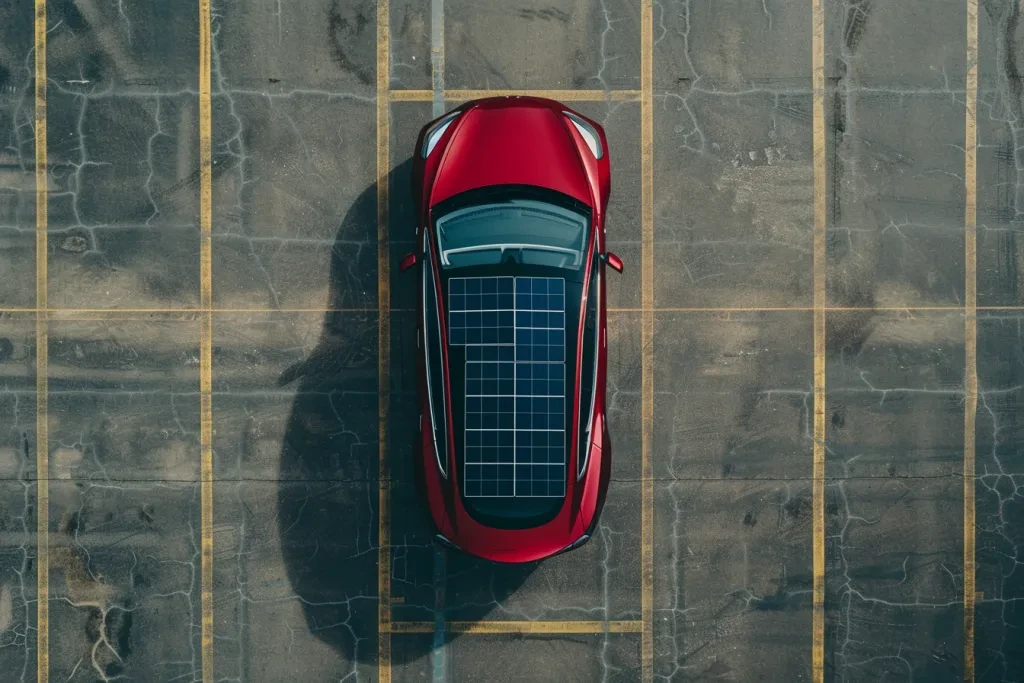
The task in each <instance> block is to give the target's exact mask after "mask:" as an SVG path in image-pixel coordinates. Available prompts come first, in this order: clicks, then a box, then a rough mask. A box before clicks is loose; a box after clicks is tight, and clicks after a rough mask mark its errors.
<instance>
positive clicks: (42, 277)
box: [35, 0, 50, 683]
mask: <svg viewBox="0 0 1024 683" xmlns="http://www.w3.org/2000/svg"><path fill="white" fill-rule="evenodd" d="M35 60H36V63H35V81H36V102H35V105H36V111H35V132H36V138H35V145H36V586H37V601H36V625H37V635H36V676H37V680H39V681H40V683H45V682H46V681H49V680H50V541H49V529H50V488H49V473H50V432H49V409H48V401H47V399H48V394H47V392H48V389H49V384H48V375H49V362H48V361H49V346H48V344H49V342H48V340H47V337H48V332H49V331H48V329H47V322H46V308H47V305H48V299H47V291H46V289H47V287H46V255H47V240H46V230H47V227H48V225H49V220H48V213H47V208H48V207H47V199H48V193H47V190H48V180H47V172H46V0H35Z"/></svg>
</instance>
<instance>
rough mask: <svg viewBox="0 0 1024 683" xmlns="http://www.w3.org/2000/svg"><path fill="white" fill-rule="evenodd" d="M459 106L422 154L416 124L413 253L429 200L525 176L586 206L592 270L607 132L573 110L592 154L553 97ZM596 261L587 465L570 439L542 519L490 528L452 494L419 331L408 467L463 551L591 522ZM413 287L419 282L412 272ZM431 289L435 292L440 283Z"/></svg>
mask: <svg viewBox="0 0 1024 683" xmlns="http://www.w3.org/2000/svg"><path fill="white" fill-rule="evenodd" d="M459 109H460V110H461V112H462V113H461V114H460V116H459V117H458V118H456V119H455V120H454V122H453V123H452V124H451V125H450V126H449V127H448V129H447V130H446V131H445V133H444V134H443V135H442V136H441V138H440V140H439V141H438V142H437V144H436V146H435V148H434V150H433V152H432V153H431V154H430V155H429V156H428V158H427V159H423V158H422V156H421V155H420V150H421V149H422V145H423V140H424V136H425V134H426V132H427V131H428V130H429V129H430V127H431V125H432V124H428V125H427V126H425V127H424V129H423V131H421V133H420V136H419V139H418V140H417V143H416V147H415V150H416V152H415V157H414V163H413V183H412V185H413V187H412V190H413V197H414V200H415V202H416V215H417V217H418V221H419V226H421V227H420V229H419V230H418V231H417V233H418V234H417V242H418V244H417V246H418V251H417V253H418V254H422V253H423V246H424V240H425V239H430V238H431V234H432V233H431V230H432V226H431V223H430V210H431V207H433V206H434V205H435V204H437V203H438V202H440V201H443V200H445V199H447V198H449V197H452V196H454V195H456V194H459V193H461V192H465V191H468V190H471V189H475V188H479V187H486V186H492V185H511V184H517V185H534V186H539V187H544V188H548V189H552V190H556V191H558V192H561V193H563V194H566V195H569V196H570V197H573V198H575V199H577V200H579V201H582V202H584V203H586V204H587V205H588V206H589V207H590V208H591V211H592V217H593V218H592V220H593V229H592V231H591V237H590V243H589V244H588V254H589V258H588V261H587V263H588V266H587V276H586V277H587V278H589V277H593V276H595V275H596V273H590V270H591V266H590V265H589V264H591V263H594V260H595V259H594V258H593V256H594V254H595V253H597V254H603V253H604V242H605V231H604V215H605V210H606V208H607V204H608V196H609V193H610V188H611V183H610V165H609V154H608V142H607V139H606V138H605V134H604V130H603V129H602V128H601V126H600V125H598V124H597V123H595V122H593V121H591V120H589V119H587V118H586V117H583V116H582V115H580V114H578V113H577V112H573V113H574V114H575V115H577V116H580V118H582V119H584V120H585V121H587V122H588V123H590V124H591V125H592V126H593V127H594V129H595V130H597V131H598V134H599V136H600V138H601V146H602V149H603V150H604V155H603V157H602V158H601V159H595V158H594V156H593V154H592V153H591V151H590V149H589V148H588V147H587V145H586V142H585V141H584V140H583V137H582V136H581V135H580V133H579V131H577V130H576V128H575V127H574V126H572V125H571V124H570V123H569V122H568V120H567V119H566V117H565V116H564V115H563V112H566V111H572V110H570V109H569V108H568V107H565V106H564V105H562V104H560V103H558V102H554V101H552V100H546V99H541V98H530V97H501V98H491V99H486V100H477V101H474V102H469V103H467V104H465V105H463V106H462V107H460V108H459ZM432 123H433V122H432ZM421 261H422V260H421ZM597 263H598V267H599V269H600V273H601V276H600V280H599V283H598V285H599V287H600V308H599V312H598V334H599V343H598V354H597V364H598V367H597V390H596V396H595V399H594V404H595V408H594V416H593V420H594V424H593V426H592V429H591V440H590V444H589V448H590V453H589V458H588V465H587V469H586V471H585V473H584V475H583V477H582V478H580V479H577V476H576V472H577V463H576V461H577V457H578V454H579V449H578V448H576V447H574V448H571V449H570V451H569V462H568V467H567V470H568V474H567V476H568V481H567V486H566V496H565V499H564V501H563V503H562V507H561V509H560V510H559V512H558V514H557V515H556V516H555V518H554V519H552V520H551V521H549V522H547V523H545V524H542V525H540V526H536V527H532V528H529V529H498V528H493V527H489V526H486V525H483V524H481V523H479V522H477V521H476V520H475V519H473V518H472V517H471V516H470V515H469V513H468V512H467V511H466V510H465V509H464V507H463V505H462V502H461V498H460V494H459V481H458V476H457V472H458V468H457V467H456V464H455V453H454V445H453V442H454V439H452V438H451V429H452V421H451V413H450V406H451V403H450V401H445V406H446V408H447V411H446V415H445V422H446V424H447V429H448V434H449V438H447V439H445V443H446V444H447V449H448V453H446V454H445V457H444V458H443V460H444V461H445V462H446V463H447V467H446V471H447V473H448V476H447V477H445V476H443V475H442V474H441V473H440V471H439V470H438V467H437V462H436V459H435V453H434V443H433V439H432V437H431V433H430V429H429V425H427V424H426V422H427V421H428V420H429V419H430V418H429V415H430V407H429V405H428V404H427V392H426V390H425V386H426V371H425V364H424V358H423V353H422V349H423V348H424V345H423V343H422V341H421V344H420V349H421V352H420V357H419V359H418V367H419V383H420V402H421V403H420V406H421V416H422V417H421V420H420V438H419V440H418V443H417V449H416V450H417V451H418V452H417V454H416V456H415V457H416V458H417V462H416V470H417V476H418V478H419V484H420V487H421V492H422V494H423V498H424V501H425V503H426V505H427V507H428V508H429V510H430V514H431V518H432V520H433V522H434V524H435V526H436V528H437V530H438V533H439V534H440V535H441V536H443V537H444V539H445V540H446V541H447V542H448V543H450V544H452V545H455V546H456V547H458V548H460V549H462V550H463V551H465V552H467V553H470V554H472V555H476V556H479V557H483V558H487V559H491V560H494V561H498V562H531V561H535V560H540V559H543V558H545V557H548V556H551V555H554V554H557V553H559V552H561V551H563V550H566V549H569V548H570V547H571V546H574V544H579V543H580V541H584V540H585V537H586V535H588V534H592V533H593V531H594V529H593V527H594V526H595V525H596V522H597V519H598V516H599V515H600V512H601V508H602V506H603V504H604V497H605V493H606V491H607V487H608V481H609V479H610V475H611V444H610V441H609V438H608V430H607V425H606V423H605V416H604V406H605V381H606V374H607V351H606V347H607V312H606V307H605V301H606V297H605V291H604V289H605V277H604V271H605V262H604V260H600V261H598V262H597ZM421 267H424V268H433V269H435V278H434V281H435V282H439V281H440V278H439V277H438V275H439V271H438V270H437V269H438V268H439V266H438V263H437V258H436V255H435V254H434V250H431V258H430V259H429V260H426V261H422V264H421ZM588 281H589V280H587V279H585V281H584V287H583V292H584V296H586V292H587V291H588V289H589V288H588V287H587V286H586V283H587V282H588ZM418 287H420V288H421V287H422V278H421V279H420V284H419V285H418ZM420 294H421V295H420V296H419V297H418V298H417V300H418V302H419V307H420V311H419V313H420V314H419V316H418V323H417V325H418V328H419V329H418V334H419V335H420V337H421V340H422V335H423V333H424V330H423V310H422V306H423V296H422V292H420ZM437 295H438V301H440V300H441V297H440V291H438V292H437ZM585 308H586V306H585V305H584V306H581V307H580V310H581V313H580V319H579V320H578V321H577V325H578V328H579V330H580V331H581V330H582V325H583V315H584V313H583V311H584V310H585ZM443 318H444V316H441V319H442V320H441V328H442V331H441V335H442V349H443V350H444V354H443V356H444V358H443V368H444V375H445V386H446V389H445V391H446V394H449V395H450V388H449V387H448V376H449V373H448V369H447V364H448V361H447V341H446V337H447V332H446V329H445V327H446V325H445V321H444V320H443ZM580 338H581V337H580ZM577 347H578V348H577V357H576V359H575V363H574V364H573V366H572V367H574V368H575V372H576V381H575V382H574V383H573V386H574V387H577V391H578V386H579V383H580V363H581V354H582V348H581V347H582V344H578V345H577ZM572 404H573V429H572V434H571V437H570V443H572V444H576V443H578V438H579V437H578V435H579V434H580V433H581V430H580V425H579V421H580V419H581V416H580V415H579V400H578V393H577V394H576V395H575V398H573V399H572Z"/></svg>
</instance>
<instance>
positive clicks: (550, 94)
mask: <svg viewBox="0 0 1024 683" xmlns="http://www.w3.org/2000/svg"><path fill="white" fill-rule="evenodd" d="M485 97H546V98H548V99H550V100H559V101H561V102H607V101H611V102H637V101H639V100H640V99H641V91H639V90H521V89H509V90H464V89H463V90H446V91H445V93H444V98H445V100H447V101H449V102H463V101H467V100H478V99H482V98H485ZM390 99H391V101H392V102H431V101H433V99H434V91H433V90H392V91H391V93H390Z"/></svg>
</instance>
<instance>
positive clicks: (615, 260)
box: [601, 251, 622, 273]
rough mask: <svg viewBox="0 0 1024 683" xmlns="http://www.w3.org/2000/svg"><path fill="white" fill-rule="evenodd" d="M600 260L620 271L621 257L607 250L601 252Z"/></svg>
mask: <svg viewBox="0 0 1024 683" xmlns="http://www.w3.org/2000/svg"><path fill="white" fill-rule="evenodd" d="M601 260H602V261H604V262H605V263H607V264H608V265H609V266H611V268H612V270H614V271H616V272H618V273H621V272H622V259H620V258H619V257H618V256H616V255H615V254H613V253H612V252H610V251H608V252H605V253H603V254H601Z"/></svg>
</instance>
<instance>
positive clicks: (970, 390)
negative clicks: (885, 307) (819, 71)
mask: <svg viewBox="0 0 1024 683" xmlns="http://www.w3.org/2000/svg"><path fill="white" fill-rule="evenodd" d="M965 98H966V103H967V112H966V116H965V120H966V130H965V131H964V134H965V137H964V191H965V192H964V194H965V202H964V204H965V206H964V276H965V283H964V307H965V310H964V680H965V681H974V603H975V599H976V595H975V592H974V591H975V557H974V552H975V545H974V528H975V527H974V514H975V508H974V492H975V491H974V488H975V482H974V475H975V469H974V420H975V417H976V414H977V410H978V312H977V304H978V294H977V254H978V245H977V237H978V225H977V220H978V195H977V180H978V166H977V161H978V131H977V119H976V114H977V106H978V0H967V90H966V92H965Z"/></svg>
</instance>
